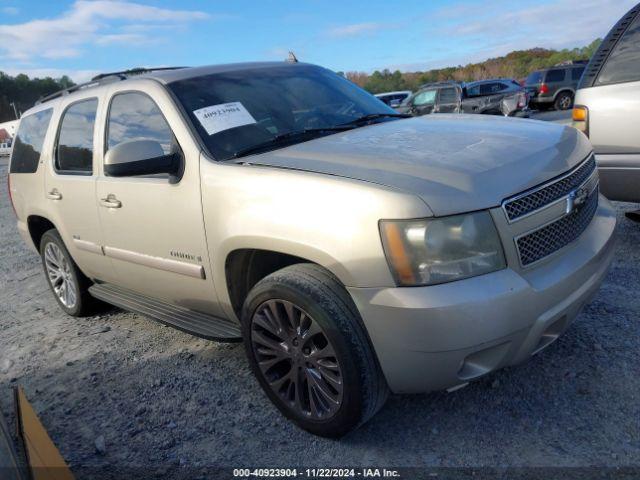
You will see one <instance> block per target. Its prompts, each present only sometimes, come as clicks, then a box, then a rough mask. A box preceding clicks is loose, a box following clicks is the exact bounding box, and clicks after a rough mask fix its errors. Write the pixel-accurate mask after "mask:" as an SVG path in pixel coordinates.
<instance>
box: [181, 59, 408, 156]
mask: <svg viewBox="0 0 640 480" xmlns="http://www.w3.org/2000/svg"><path fill="white" fill-rule="evenodd" d="M169 88H170V89H171V90H172V91H173V93H174V94H175V95H176V97H177V98H178V100H179V101H180V103H181V104H182V106H183V107H184V109H185V111H186V112H187V115H188V116H189V118H190V120H191V122H192V123H193V125H194V127H195V129H196V130H197V132H198V134H199V135H200V137H201V138H202V139H203V141H204V144H205V145H206V147H207V148H208V150H209V153H210V154H211V155H212V156H213V158H215V159H216V160H227V159H230V158H237V157H239V156H243V155H247V154H249V153H257V152H259V151H266V150H269V149H274V148H280V147H283V146H286V145H291V144H293V143H300V142H304V141H307V140H311V139H313V138H316V137H318V136H322V135H328V134H331V133H335V132H337V131H344V130H346V129H349V128H357V127H359V126H362V125H367V124H370V123H372V122H377V121H389V120H393V119H394V118H395V117H398V116H400V115H399V114H397V113H396V112H395V111H394V110H393V109H391V108H389V107H388V106H387V105H385V104H384V103H383V102H382V101H380V100H379V99H377V98H375V97H374V96H373V95H370V94H369V93H367V92H365V91H364V90H362V89H361V88H359V87H357V86H356V85H354V84H353V83H351V82H350V81H349V80H346V79H345V78H343V77H340V76H339V75H336V74H335V73H333V72H331V71H329V70H326V69H324V68H320V67H316V66H312V65H300V64H298V65H286V64H285V65H282V66H270V67H267V68H260V67H256V68H249V69H242V70H235V71H228V72H220V73H214V74H211V75H205V76H200V77H194V78H189V79H185V80H179V81H176V82H173V83H171V84H169Z"/></svg>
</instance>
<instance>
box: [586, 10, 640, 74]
mask: <svg viewBox="0 0 640 480" xmlns="http://www.w3.org/2000/svg"><path fill="white" fill-rule="evenodd" d="M637 80H640V15H638V16H637V17H636V19H635V20H634V21H633V23H632V24H631V25H629V28H628V29H627V31H626V32H625V33H624V35H623V37H622V38H621V39H620V40H619V41H618V44H617V45H616V48H615V49H614V50H613V52H611V55H609V58H608V59H607V63H605V64H604V67H602V71H601V72H600V75H598V79H597V80H596V85H606V84H611V83H622V82H633V81H637Z"/></svg>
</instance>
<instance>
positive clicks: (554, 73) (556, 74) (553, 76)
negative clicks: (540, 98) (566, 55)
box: [545, 70, 565, 82]
mask: <svg viewBox="0 0 640 480" xmlns="http://www.w3.org/2000/svg"><path fill="white" fill-rule="evenodd" d="M564 73H565V70H549V71H548V72H547V76H546V77H545V82H564Z"/></svg>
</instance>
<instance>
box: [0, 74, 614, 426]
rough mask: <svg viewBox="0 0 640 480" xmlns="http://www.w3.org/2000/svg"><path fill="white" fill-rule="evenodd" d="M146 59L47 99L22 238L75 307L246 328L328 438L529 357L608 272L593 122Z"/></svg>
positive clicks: (228, 336) (295, 401) (209, 334)
mask: <svg viewBox="0 0 640 480" xmlns="http://www.w3.org/2000/svg"><path fill="white" fill-rule="evenodd" d="M133 73H135V74H133ZM133 73H132V72H120V73H115V74H105V75H101V76H98V77H96V78H95V79H94V80H93V81H92V82H91V83H89V84H84V85H80V86H77V87H73V88H71V89H68V90H65V91H62V92H59V93H57V94H53V95H51V96H49V97H47V98H44V99H42V100H41V101H40V102H39V103H38V104H37V105H36V106H34V107H33V108H32V109H30V110H29V111H27V112H25V114H24V115H23V117H22V120H21V122H20V126H19V130H18V133H17V138H16V140H15V145H14V149H13V154H12V158H11V164H10V175H9V191H10V194H11V196H12V201H13V205H14V208H15V211H16V216H17V219H18V222H17V223H18V229H19V231H20V233H21V234H22V236H23V237H24V239H25V241H26V242H27V243H29V244H30V245H32V246H33V247H34V248H35V250H36V251H38V252H39V253H40V255H41V257H42V265H43V267H44V272H45V275H46V277H47V279H48V281H49V285H50V286H51V290H52V291H53V293H54V296H55V298H56V300H57V302H58V303H59V304H60V307H61V308H62V309H63V310H65V311H66V312H67V313H69V314H70V315H77V316H79V315H84V314H87V313H88V312H91V309H92V308H93V307H94V306H95V302H96V301H97V300H99V301H103V302H107V303H110V304H113V305H117V306H119V307H121V308H124V309H128V310H131V311H135V312H139V313H141V314H144V315H146V316H148V317H151V318H153V319H155V320H158V321H160V322H163V323H165V324H168V325H171V326H174V327H176V328H178V329H181V330H184V331H186V332H189V333H192V334H194V335H198V336H201V337H203V338H207V339H212V340H217V341H244V345H245V348H246V352H247V356H248V359H249V362H250V364H251V367H252V369H253V371H254V373H255V375H256V377H257V378H258V381H259V383H260V385H261V386H262V388H263V389H264V391H265V392H266V395H267V396H268V397H269V398H270V399H271V400H272V401H273V403H274V404H275V405H276V406H277V407H278V408H279V409H280V410H281V411H282V413H283V414H284V415H285V416H287V417H288V418H290V419H292V420H293V421H294V422H296V423H297V424H298V425H299V426H301V427H302V428H304V429H306V430H308V431H310V432H313V433H315V434H318V435H324V436H333V437H338V436H341V435H343V434H345V433H346V432H348V431H349V430H351V429H352V428H354V427H356V426H358V425H360V424H362V423H363V422H365V421H367V420H368V419H369V418H370V417H372V416H373V415H374V414H375V413H376V411H377V410H378V409H379V408H380V407H381V406H382V405H383V403H384V401H385V399H386V397H387V395H388V393H389V392H390V391H391V392H396V393H407V392H425V391H431V390H439V389H448V390H453V389H456V388H459V387H461V386H464V385H466V384H467V383H468V382H470V381H472V380H474V379H477V378H479V377H481V376H483V375H485V374H487V373H489V372H492V371H494V370H496V369H498V368H501V367H503V366H506V365H513V364H516V363H519V362H522V361H524V360H526V359H528V358H529V357H531V356H532V355H533V354H535V353H537V352H539V351H540V350H542V349H543V348H545V347H547V346H548V345H549V344H551V343H552V342H553V341H554V340H555V339H556V338H558V336H559V335H560V334H562V333H563V332H564V331H565V330H566V329H567V328H568V326H569V325H570V323H571V322H572V320H573V319H574V318H575V317H576V315H577V314H578V312H579V311H580V309H581V308H582V306H583V305H584V304H585V303H586V302H588V301H589V299H590V298H591V296H592V295H593V294H594V292H595V291H596V290H597V289H598V286H599V285H600V283H601V281H602V279H603V277H604V276H605V274H606V271H607V268H608V266H609V264H610V261H611V258H612V254H613V232H614V227H615V215H614V212H613V210H612V207H611V206H610V204H609V202H608V201H607V200H606V199H604V198H603V197H602V196H601V195H600V194H599V190H598V174H597V170H596V167H595V163H594V159H593V153H592V148H591V145H590V144H589V141H588V140H587V138H586V137H585V136H584V135H583V134H582V133H580V132H578V131H577V130H575V129H573V128H570V127H563V126H559V125H554V124H547V123H543V122H537V121H532V120H520V119H512V118H496V117H486V116H479V115H475V116H466V115H444V114H442V115H429V116H426V117H420V118H404V115H401V114H398V113H397V112H394V111H393V110H392V109H390V108H389V107H387V106H386V105H385V104H383V103H382V102H381V101H380V100H378V99H376V98H375V97H373V96H372V95H369V94H368V93H367V92H365V91H363V90H361V89H360V88H358V87H357V86H355V85H354V84H352V83H351V82H349V81H348V80H346V79H344V78H342V77H341V76H339V75H336V74H334V73H332V72H330V71H328V70H326V69H323V68H320V67H317V66H313V65H308V64H302V63H250V64H234V65H222V66H213V67H200V68H178V69H157V70H147V71H143V70H136V71H135V72H133Z"/></svg>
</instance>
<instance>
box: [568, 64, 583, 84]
mask: <svg viewBox="0 0 640 480" xmlns="http://www.w3.org/2000/svg"><path fill="white" fill-rule="evenodd" d="M584 68H585V67H580V68H574V69H573V70H571V80H575V81H578V80H580V77H582V74H583V73H584Z"/></svg>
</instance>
